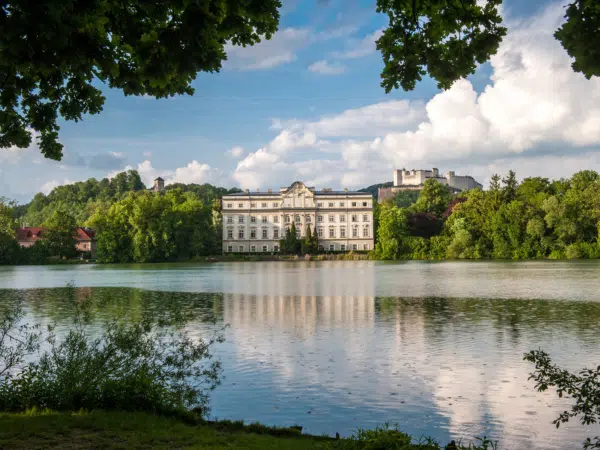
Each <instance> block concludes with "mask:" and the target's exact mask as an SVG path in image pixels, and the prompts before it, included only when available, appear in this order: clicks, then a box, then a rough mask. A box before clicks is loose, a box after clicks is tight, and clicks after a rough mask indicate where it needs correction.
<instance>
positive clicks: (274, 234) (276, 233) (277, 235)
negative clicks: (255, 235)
mask: <svg viewBox="0 0 600 450" xmlns="http://www.w3.org/2000/svg"><path fill="white" fill-rule="evenodd" d="M273 239H279V228H275V229H274V230H273Z"/></svg>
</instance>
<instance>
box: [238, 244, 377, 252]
mask: <svg viewBox="0 0 600 450" xmlns="http://www.w3.org/2000/svg"><path fill="white" fill-rule="evenodd" d="M327 248H328V250H329V251H330V252H335V251H342V252H345V251H347V250H352V251H358V250H369V244H363V245H362V248H361V246H359V245H358V244H352V245H345V244H341V245H338V244H329V246H328V247H327ZM234 249H236V251H238V252H239V253H244V252H246V247H245V246H243V245H238V246H234V245H228V246H227V252H228V253H233V251H234ZM258 251H262V252H263V253H267V252H270V251H273V252H278V251H279V245H274V246H273V249H272V250H271V249H269V246H268V245H262V246H260V245H259V246H257V245H251V246H250V252H252V253H255V252H258ZM319 251H320V252H324V251H325V247H324V246H323V245H319Z"/></svg>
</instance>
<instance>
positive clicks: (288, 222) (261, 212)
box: [223, 181, 374, 253]
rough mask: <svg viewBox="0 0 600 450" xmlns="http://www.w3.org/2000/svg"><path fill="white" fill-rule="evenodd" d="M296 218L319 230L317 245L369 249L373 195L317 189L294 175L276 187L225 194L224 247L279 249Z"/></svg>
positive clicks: (300, 231) (300, 225) (301, 227)
mask: <svg viewBox="0 0 600 450" xmlns="http://www.w3.org/2000/svg"><path fill="white" fill-rule="evenodd" d="M292 223H295V224H296V233H297V235H298V237H304V235H305V233H306V226H307V225H308V226H309V227H310V228H311V232H313V233H314V232H315V231H316V232H317V234H318V236H319V250H321V251H336V252H340V251H342V252H343V251H350V250H352V251H357V250H359V251H368V250H373V242H374V241H373V233H374V230H373V197H372V195H371V194H369V193H366V192H352V191H348V190H344V191H333V190H331V189H322V190H320V191H317V190H315V188H314V187H307V186H306V185H304V183H302V182H300V181H296V182H295V183H293V184H292V185H291V186H290V187H288V188H281V189H280V190H279V192H273V191H272V190H270V189H269V190H268V191H266V192H249V191H248V190H246V191H245V192H239V193H236V194H228V195H225V196H223V252H224V253H232V252H234V253H248V252H250V253H252V252H263V253H267V252H278V251H279V240H280V239H282V238H283V237H284V236H285V231H286V229H287V228H291V226H292Z"/></svg>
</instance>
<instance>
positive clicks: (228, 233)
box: [227, 230, 233, 239]
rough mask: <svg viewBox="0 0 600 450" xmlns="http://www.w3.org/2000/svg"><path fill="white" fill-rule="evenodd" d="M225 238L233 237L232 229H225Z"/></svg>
mask: <svg viewBox="0 0 600 450" xmlns="http://www.w3.org/2000/svg"><path fill="white" fill-rule="evenodd" d="M227 239H233V230H227Z"/></svg>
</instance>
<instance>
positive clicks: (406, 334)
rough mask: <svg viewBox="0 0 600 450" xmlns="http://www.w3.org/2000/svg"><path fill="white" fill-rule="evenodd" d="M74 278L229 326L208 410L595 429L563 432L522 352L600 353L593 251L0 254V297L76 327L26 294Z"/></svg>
mask: <svg viewBox="0 0 600 450" xmlns="http://www.w3.org/2000/svg"><path fill="white" fill-rule="evenodd" d="M69 282H74V283H75V285H76V286H77V287H78V292H80V293H81V294H83V295H91V294H93V295H110V296H112V297H113V298H116V299H117V301H118V302H119V303H120V306H121V308H122V309H124V310H127V311H129V312H130V313H132V314H134V313H135V312H136V311H137V312H139V311H140V309H143V308H156V309H160V308H165V307H177V308H181V309H184V310H195V311H198V312H202V313H210V314H213V315H214V317H215V318H216V320H217V326H220V325H223V324H229V325H230V326H229V327H228V328H227V329H226V331H225V336H226V342H225V343H224V344H220V345H219V346H218V347H216V348H215V349H214V354H215V355H216V356H217V357H218V358H219V359H220V360H221V361H222V362H223V367H224V380H223V383H222V385H221V386H219V387H218V388H217V390H216V391H215V392H214V393H213V397H212V415H213V417H217V418H221V419H244V420H246V421H260V422H262V423H265V424H271V425H293V424H299V425H302V426H303V427H304V429H305V431H306V432H309V433H315V434H329V435H333V434H335V433H336V432H339V433H340V434H341V435H349V434H351V433H352V432H353V430H355V429H356V427H358V426H361V427H367V428H372V427H375V426H376V425H381V424H383V423H385V422H390V423H392V424H396V423H397V424H398V426H399V427H400V428H401V429H402V430H403V431H406V432H408V433H410V434H412V435H413V436H414V437H417V438H418V437H419V436H422V435H427V436H432V437H434V438H436V439H438V440H439V441H441V442H442V443H443V444H446V443H447V442H448V441H449V440H450V439H460V438H463V439H465V440H469V439H472V438H474V437H476V436H484V435H485V436H488V437H490V438H493V439H497V440H499V441H500V448H502V449H525V448H527V449H575V448H581V443H582V442H583V440H584V439H585V437H586V436H596V435H598V434H600V427H598V426H584V425H580V424H579V423H578V421H577V420H575V421H574V422H572V423H570V424H569V425H567V426H564V425H563V426H561V427H560V429H559V430H556V429H555V428H554V426H553V425H552V424H551V422H552V420H553V419H554V418H555V417H556V416H557V415H558V412H559V411H562V410H563V409H565V408H566V407H568V405H569V401H568V400H566V399H563V400H559V399H557V398H555V395H554V394H552V393H543V394H542V393H538V392H536V391H535V390H534V383H533V382H532V381H528V379H527V378H528V374H529V372H530V371H531V370H532V365H531V364H530V363H527V362H524V361H523V360H522V357H523V353H525V352H527V351H529V350H532V349H537V348H540V347H541V348H543V349H544V350H546V351H548V352H549V353H550V355H551V357H552V358H553V360H554V361H555V362H556V363H558V364H560V365H561V366H563V367H566V368H568V369H570V370H578V369H581V368H583V367H585V366H588V367H592V366H593V367H595V366H596V365H598V363H600V326H599V324H600V264H599V263H598V262H595V261H586V262H550V261H544V262H518V263H512V262H435V263H427V262H412V261H411V262H394V263H384V262H373V261H332V262H304V261H300V262H257V263H251V262H242V263H213V264H145V265H121V266H111V265H78V266H34V267H1V266H0V289H5V290H0V302H1V301H7V300H6V299H9V298H11V297H12V296H14V295H21V296H23V297H24V298H26V300H27V302H28V304H27V311H28V314H29V316H30V317H31V320H32V321H36V322H39V323H47V322H57V323H58V324H59V327H67V326H68V325H69V311H68V310H66V309H65V307H64V302H63V301H62V299H61V295H62V294H61V292H62V290H61V289H43V290H41V291H40V290H36V291H22V290H27V289H34V288H35V289H37V288H64V286H65V285H66V284H67V283H69ZM13 290H19V291H17V292H15V291H13ZM206 315H207V314H203V316H206ZM187 328H188V330H189V331H190V332H192V333H196V334H197V335H199V336H202V335H205V334H206V333H208V332H210V331H211V330H213V329H214V325H213V324H211V323H208V322H207V321H205V320H200V319H199V320H197V321H195V322H194V323H191V324H189V325H188V326H187Z"/></svg>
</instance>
